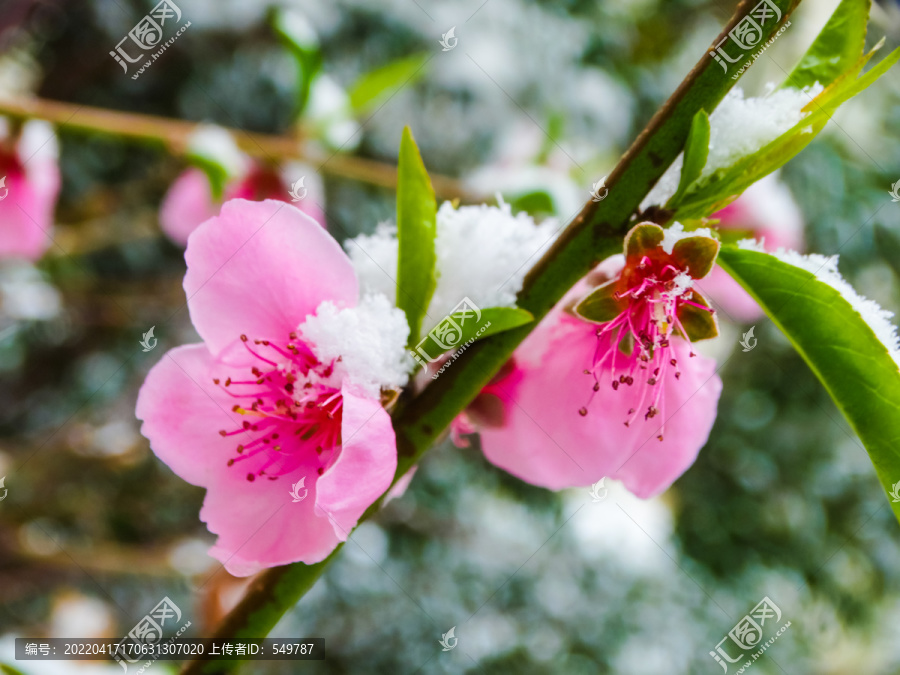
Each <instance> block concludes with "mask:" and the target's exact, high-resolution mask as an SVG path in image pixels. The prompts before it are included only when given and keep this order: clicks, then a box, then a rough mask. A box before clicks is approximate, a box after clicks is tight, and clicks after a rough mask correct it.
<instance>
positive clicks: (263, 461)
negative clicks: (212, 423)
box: [213, 333, 344, 481]
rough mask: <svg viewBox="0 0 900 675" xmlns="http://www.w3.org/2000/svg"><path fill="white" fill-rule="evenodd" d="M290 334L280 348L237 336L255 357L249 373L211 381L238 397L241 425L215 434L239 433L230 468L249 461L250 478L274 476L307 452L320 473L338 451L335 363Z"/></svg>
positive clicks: (305, 460)
mask: <svg viewBox="0 0 900 675" xmlns="http://www.w3.org/2000/svg"><path fill="white" fill-rule="evenodd" d="M288 337H289V340H288V341H287V342H286V343H285V344H284V345H282V346H279V345H276V344H275V343H273V342H270V341H269V340H253V344H252V346H251V344H250V340H249V339H248V338H247V336H246V335H241V342H242V343H243V345H244V348H245V349H247V351H248V352H249V353H250V354H251V355H252V356H253V358H254V361H255V363H254V365H252V366H251V367H250V368H249V371H248V372H249V375H250V376H249V377H248V379H246V380H233V379H231V378H230V377H228V378H226V379H225V380H224V382H223V381H222V380H221V378H214V379H213V382H214V383H215V384H216V385H218V386H219V387H220V388H221V389H222V390H223V391H225V392H226V393H227V394H228V395H229V396H231V397H232V398H235V399H238V401H239V402H237V403H235V405H234V407H233V408H232V411H233V412H236V413H239V414H241V415H244V416H245V417H246V419H245V421H244V422H243V423H242V424H241V426H240V427H239V428H237V429H234V430H232V431H228V430H226V429H222V430H221V431H219V434H220V435H222V436H241V443H239V444H238V445H237V447H236V448H235V453H236V455H235V456H234V457H232V458H230V459H229V460H228V466H235V465H238V464H239V463H240V462H246V461H247V460H251V459H252V460H253V461H252V462H251V464H253V465H254V466H256V467H258V468H257V469H256V470H255V471H250V472H249V473H248V474H247V480H248V481H254V480H256V478H257V477H262V476H266V477H267V478H268V479H269V480H276V479H277V478H278V476H281V475H284V474H287V473H291V472H292V471H294V470H295V469H296V468H297V467H298V466H300V465H301V464H307V463H308V461H309V458H310V457H311V456H315V458H316V463H317V464H318V469H317V471H318V474H319V475H320V476H321V475H322V474H323V473H324V472H325V469H326V468H327V467H328V466H330V465H331V464H332V463H333V462H334V461H335V459H336V451H338V450H339V449H340V445H341V416H342V407H343V402H344V401H343V398H342V396H341V390H340V387H339V386H335V385H334V383H333V382H332V377H331V376H332V374H333V372H334V363H329V364H327V365H326V364H323V363H321V362H320V361H319V360H318V359H317V358H316V356H315V355H314V354H313V352H312V350H311V349H310V348H309V346H308V345H307V344H306V343H305V342H304V341H303V340H300V339H298V337H297V334H296V333H291V334H290V335H289V336H288ZM337 360H338V361H339V360H340V357H338V359H337ZM313 453H314V454H313Z"/></svg>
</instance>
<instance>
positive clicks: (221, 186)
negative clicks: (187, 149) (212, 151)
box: [186, 154, 229, 202]
mask: <svg viewBox="0 0 900 675" xmlns="http://www.w3.org/2000/svg"><path fill="white" fill-rule="evenodd" d="M186 159H187V160H188V161H189V162H190V163H191V164H193V165H194V166H196V167H197V168H198V169H200V170H202V171H203V173H205V174H206V178H207V179H208V180H209V189H210V192H211V193H212V198H213V201H214V202H219V201H222V197H223V195H224V194H225V185H226V183H228V178H229V175H228V170H227V169H226V168H225V167H224V166H222V165H221V164H219V163H218V162H216V161H215V160H213V159H211V158H209V157H205V156H202V155H192V154H188V155H186Z"/></svg>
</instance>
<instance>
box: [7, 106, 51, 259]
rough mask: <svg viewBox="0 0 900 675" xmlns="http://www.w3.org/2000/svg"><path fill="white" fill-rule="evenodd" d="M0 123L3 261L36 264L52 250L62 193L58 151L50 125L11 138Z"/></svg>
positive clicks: (33, 124) (24, 130) (31, 125)
mask: <svg viewBox="0 0 900 675" xmlns="http://www.w3.org/2000/svg"><path fill="white" fill-rule="evenodd" d="M7 126H8V125H7V124H5V120H3V119H0V179H3V185H2V186H0V257H20V258H26V259H28V260H37V259H38V258H40V257H41V256H42V255H43V254H44V252H46V250H47V249H48V248H49V247H50V244H51V243H52V240H53V239H52V232H53V212H54V209H55V208H56V198H57V196H58V194H59V184H60V176H59V166H58V163H57V160H58V156H59V149H58V145H57V141H56V135H55V134H54V132H53V128H52V127H51V126H50V125H49V124H47V123H46V122H39V121H31V122H27V123H26V124H25V125H24V126H23V127H22V130H21V133H20V134H19V135H18V137H11V136H10V135H9V134H8V133H6V131H7Z"/></svg>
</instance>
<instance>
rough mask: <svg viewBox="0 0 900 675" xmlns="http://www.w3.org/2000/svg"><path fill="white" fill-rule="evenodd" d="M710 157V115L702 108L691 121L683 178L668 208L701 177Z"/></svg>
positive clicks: (685, 151)
mask: <svg viewBox="0 0 900 675" xmlns="http://www.w3.org/2000/svg"><path fill="white" fill-rule="evenodd" d="M708 157H709V115H707V114H706V111H705V110H701V111H700V112H698V113H697V114H696V115H694V119H693V120H692V121H691V132H690V133H689V134H688V138H687V141H686V142H685V144H684V165H683V166H682V168H681V179H680V180H679V181H678V190H677V191H676V192H675V194H674V195H672V198H671V199H670V200H669V201H668V202H667V203H666V208H673V207H674V206H677V205H678V202H680V201H681V197H682V196H683V195H684V193H685V192H687V189H688V188H689V187H690V186H691V185H692V184H693V182H694V181H695V180H697V179H698V178H700V174H701V173H703V167H704V166H706V160H707V158H708Z"/></svg>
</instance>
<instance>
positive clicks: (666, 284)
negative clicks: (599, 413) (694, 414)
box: [578, 255, 709, 440]
mask: <svg viewBox="0 0 900 675" xmlns="http://www.w3.org/2000/svg"><path fill="white" fill-rule="evenodd" d="M618 283H619V287H620V288H621V290H619V291H617V292H616V293H615V298H616V299H617V300H619V301H623V300H624V301H625V303H626V305H625V309H624V310H623V311H622V312H621V313H620V314H619V315H618V316H616V317H615V318H614V319H613V320H612V321H609V322H608V323H605V324H603V325H602V326H601V327H600V328H598V329H597V348H596V350H595V351H594V356H593V365H592V367H591V368H590V369H588V370H585V371H584V372H585V373H586V374H589V375H593V377H594V387H593V391H592V392H591V395H590V400H589V401H588V405H590V401H591V400H593V397H594V394H595V393H596V392H598V391H599V390H600V381H601V379H602V378H603V377H610V378H611V384H612V388H613V389H614V390H618V389H619V387H620V386H621V385H625V386H626V387H632V386H635V385H636V386H637V390H636V392H635V394H634V396H635V398H634V401H635V404H634V406H633V407H631V408H629V410H628V414H627V418H626V420H625V426H631V423H632V422H633V421H634V420H635V418H636V417H637V416H638V415H639V414H641V413H643V415H644V420H649V419H652V418H654V417H656V416H657V415H661V414H663V411H664V397H663V389H664V387H663V386H662V383H663V378H665V377H666V375H667V374H668V373H669V371H670V370H672V371H673V373H674V376H675V379H678V378H679V377H681V372H680V371H679V369H678V360H677V359H676V358H675V354H674V349H673V348H672V338H673V336H674V334H675V332H676V331H678V337H682V338H684V339H685V340H686V341H687V342H688V344H689V345H690V339H689V338H688V336H687V331H686V330H685V328H684V326H682V325H681V322H680V321H679V319H678V309H679V307H681V306H682V305H685V304H688V305H693V306H695V307H699V308H701V309H703V310H706V311H709V308H708V307H704V306H703V305H700V304H698V303H696V302H694V301H693V300H691V294H692V291H691V285H692V279H691V278H690V277H689V276H688V275H687V274H686V273H685V272H683V271H682V270H680V269H679V268H678V267H676V266H675V265H672V264H671V263H670V262H668V261H666V260H664V259H663V260H653V259H651V258H650V257H649V256H646V255H645V256H643V257H642V258H641V260H640V262H639V263H638V264H637V265H636V266H634V267H633V268H631V269H629V268H626V269H625V270H624V271H623V273H622V276H621V278H620V280H619V282H618ZM690 355H691V356H694V355H695V354H694V352H693V349H692V350H691V352H690ZM578 412H579V414H580V415H582V416H584V415H587V412H588V409H587V407H583V408H581V409H580V410H579V411H578ZM657 438H658V439H659V440H663V428H662V427H660V433H659V435H658V436H657Z"/></svg>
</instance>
